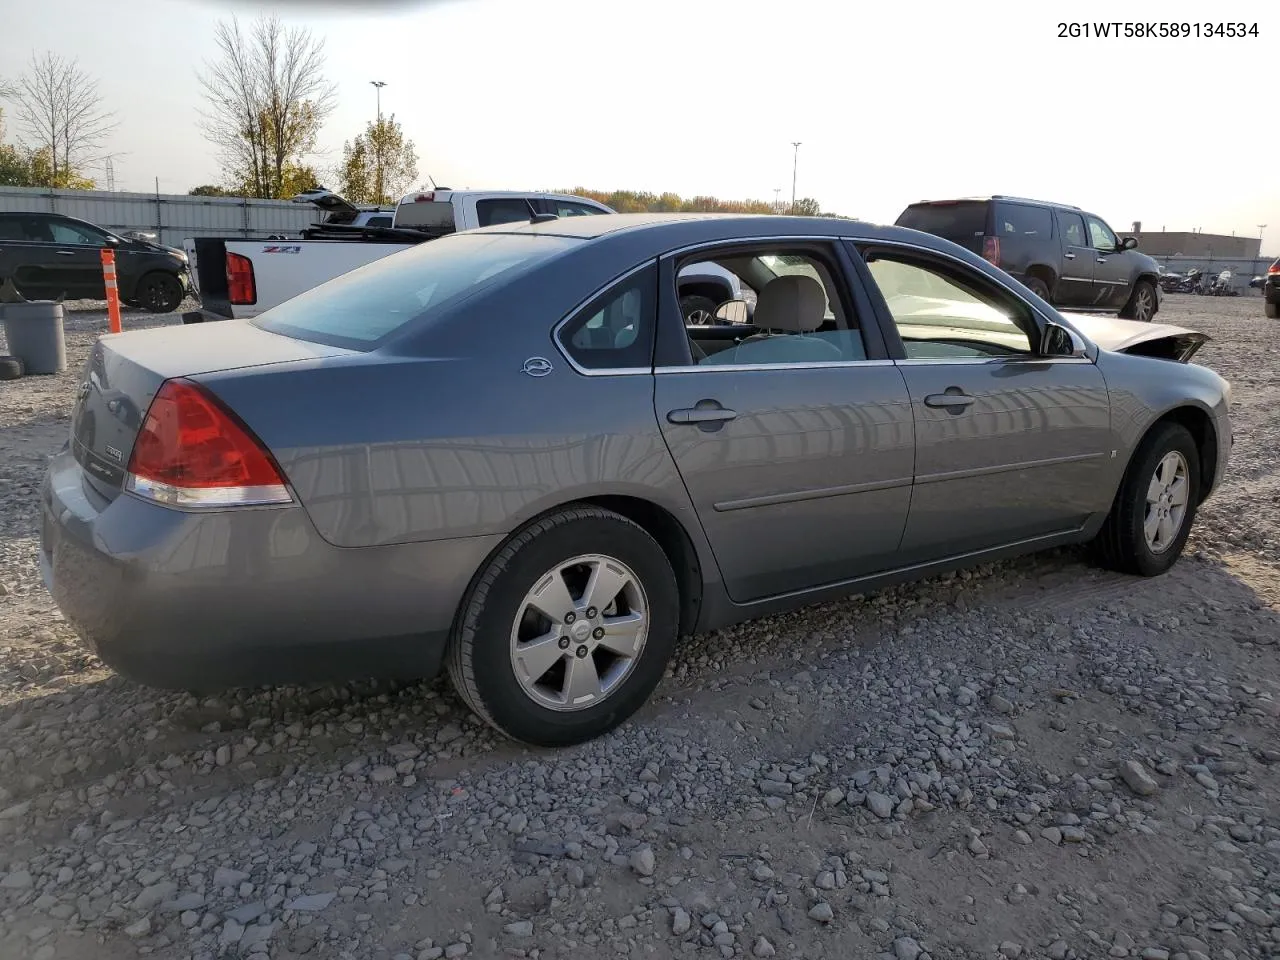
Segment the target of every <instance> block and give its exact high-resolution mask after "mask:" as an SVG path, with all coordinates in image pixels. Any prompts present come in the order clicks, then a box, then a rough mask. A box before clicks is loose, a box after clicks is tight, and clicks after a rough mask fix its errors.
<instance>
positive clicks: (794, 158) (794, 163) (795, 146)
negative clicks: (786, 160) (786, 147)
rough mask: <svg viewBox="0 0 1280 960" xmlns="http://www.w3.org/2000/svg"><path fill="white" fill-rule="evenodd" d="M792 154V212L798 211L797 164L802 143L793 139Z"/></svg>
mask: <svg viewBox="0 0 1280 960" xmlns="http://www.w3.org/2000/svg"><path fill="white" fill-rule="evenodd" d="M791 147H792V154H791V212H792V213H795V212H796V166H797V165H798V164H799V163H800V144H799V143H797V142H795V141H792V143H791Z"/></svg>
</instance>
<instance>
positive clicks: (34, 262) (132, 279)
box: [0, 213, 187, 313]
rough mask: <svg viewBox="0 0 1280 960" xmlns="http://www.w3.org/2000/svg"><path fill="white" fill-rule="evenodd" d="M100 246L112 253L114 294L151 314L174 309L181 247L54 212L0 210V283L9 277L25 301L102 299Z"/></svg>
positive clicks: (182, 283) (182, 268)
mask: <svg viewBox="0 0 1280 960" xmlns="http://www.w3.org/2000/svg"><path fill="white" fill-rule="evenodd" d="M104 247H110V248H111V249H113V250H115V252H116V283H117V285H118V288H119V291H120V299H121V301H123V302H124V303H126V304H128V305H129V306H131V307H143V308H145V309H147V310H149V311H151V312H152V313H170V312H172V311H174V310H176V309H178V305H179V304H181V303H182V299H183V297H185V296H186V294H187V288H186V278H187V257H186V254H184V253H183V252H182V251H181V250H174V249H172V248H171V247H162V246H160V245H159V244H155V243H149V242H147V241H146V240H140V239H127V238H125V237H118V236H116V235H115V234H113V233H109V232H108V231H106V230H103V229H102V228H101V227H95V226H94V225H93V224H92V223H86V222H85V221H84V220H77V219H75V218H74V217H64V216H62V215H61V214H57V213H0V283H3V282H4V281H5V279H7V278H10V277H12V278H13V282H14V285H15V286H16V287H17V288H18V290H19V292H20V293H21V294H22V295H23V296H24V297H26V298H27V299H28V300H54V299H57V298H58V297H59V296H62V295H65V296H66V298H67V299H68V300H103V299H106V296H107V293H106V288H105V286H104V284H103V280H102V258H101V255H100V253H99V251H100V250H102V248H104Z"/></svg>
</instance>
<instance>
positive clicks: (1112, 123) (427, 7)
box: [0, 0, 1280, 254]
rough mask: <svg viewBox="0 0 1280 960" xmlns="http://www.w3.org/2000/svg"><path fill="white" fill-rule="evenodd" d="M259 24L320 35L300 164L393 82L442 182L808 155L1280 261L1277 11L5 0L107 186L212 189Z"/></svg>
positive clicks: (667, 169)
mask: <svg viewBox="0 0 1280 960" xmlns="http://www.w3.org/2000/svg"><path fill="white" fill-rule="evenodd" d="M1211 9H1227V10H1229V13H1227V14H1210V13H1209V12H1208V11H1209V10H1211ZM264 10H269V11H273V12H275V13H277V14H279V16H280V17H281V18H282V19H283V20H284V21H285V22H286V23H287V24H289V25H303V26H307V27H309V28H310V29H311V30H312V31H313V32H314V33H316V34H317V35H318V36H320V37H321V38H323V39H324V41H325V52H326V57H327V75H328V78H329V79H330V80H332V81H333V82H334V83H335V84H336V85H337V92H338V108H337V109H336V110H335V111H334V113H333V115H332V116H331V117H330V118H329V120H328V121H327V123H326V125H325V128H324V130H323V132H322V134H321V143H320V151H321V153H320V155H318V156H315V157H312V158H309V159H310V161H311V162H312V163H313V164H315V165H316V166H317V167H319V168H323V167H326V166H329V165H332V164H334V163H336V161H337V160H338V159H339V158H340V157H341V152H342V143H343V141H344V140H346V139H350V138H351V137H354V136H355V135H356V134H358V133H359V132H360V131H361V130H362V129H363V127H364V125H365V123H366V122H367V121H369V120H370V119H372V118H373V117H374V116H375V110H376V108H375V91H374V88H373V87H372V86H371V85H370V81H371V80H381V81H384V82H385V83H386V87H385V88H383V91H382V109H383V112H384V113H387V114H389V113H394V114H395V116H396V118H397V120H399V121H400V122H401V124H402V125H403V127H404V131H405V134H406V136H407V137H409V138H410V139H412V140H413V141H414V143H415V144H416V146H417V151H418V156H419V165H418V166H419V171H420V173H421V175H422V177H423V179H424V180H425V178H426V176H427V175H428V174H429V175H430V176H431V177H432V178H433V179H434V180H435V182H436V183H437V184H439V185H441V186H451V187H454V188H459V189H460V188H464V187H472V188H494V189H501V188H506V189H555V188H567V187H572V186H583V187H588V188H593V189H601V190H611V189H632V190H648V191H653V192H655V193H660V192H663V191H673V192H675V193H678V194H681V195H682V196H693V195H699V194H705V195H712V196H717V197H720V198H722V199H762V200H772V199H773V198H774V196H775V193H774V191H775V189H776V190H780V191H781V193H780V196H781V197H782V199H783V200H786V199H789V197H790V195H791V185H792V174H793V161H794V172H795V177H796V191H797V194H798V196H800V197H806V196H808V197H814V198H816V199H817V200H818V201H819V202H820V204H821V206H822V209H823V210H826V211H830V212H834V213H839V214H844V215H847V216H856V217H859V218H862V219H865V220H871V221H878V222H892V221H893V220H894V219H896V217H897V216H898V214H899V213H900V212H901V211H902V209H903V208H904V207H905V206H906V205H907V204H909V203H911V202H914V201H917V200H923V199H941V198H949V197H957V196H971V195H982V194H992V193H1005V194H1013V195H1019V196H1027V197H1035V198H1037V199H1044V200H1053V201H1058V202H1063V203H1071V204H1076V205H1079V206H1083V207H1086V208H1087V209H1089V210H1090V211H1092V212H1095V213H1097V214H1099V215H1101V216H1102V217H1103V218H1104V219H1107V220H1108V221H1110V222H1111V223H1112V225H1113V226H1114V227H1115V228H1116V229H1117V230H1118V231H1120V232H1125V231H1128V230H1129V229H1130V227H1131V225H1132V222H1133V221H1135V220H1140V221H1142V224H1143V229H1144V230H1148V231H1149V230H1159V229H1169V230H1192V229H1200V230H1203V231H1204V232H1206V233H1228V234H1229V233H1232V232H1235V233H1237V234H1247V235H1250V236H1257V235H1258V232H1259V227H1258V225H1259V224H1268V225H1269V226H1268V227H1267V228H1266V229H1265V230H1263V235H1264V241H1263V250H1264V252H1269V253H1273V254H1274V253H1276V252H1277V251H1280V178H1277V177H1276V176H1275V175H1274V172H1275V157H1274V148H1275V143H1276V139H1277V138H1276V136H1275V133H1274V131H1268V129H1267V127H1266V126H1265V125H1264V121H1263V117H1264V115H1265V111H1268V110H1269V109H1270V103H1271V101H1272V99H1273V97H1274V89H1275V73H1274V64H1275V62H1276V53H1277V50H1280V4H1277V3H1275V2H1274V0H1233V2H1232V3H1231V4H1230V5H1228V6H1227V7H1224V8H1215V7H1214V6H1213V5H1210V4H1206V3H1203V2H1196V3H1191V2H1185V0H1127V2H1124V3H1117V2H1116V0H1109V2H1095V0H1073V2H1072V3H1070V4H1067V3H1057V4H1048V3H1044V4H1042V3H1027V2H1019V0H985V2H984V0H970V2H949V0H934V2H919V0H917V2H913V0H897V2H893V3H870V2H866V0H864V2H856V0H786V2H779V0H773V2H758V0H643V2H641V0H362V2H359V0H352V2H349V3H343V2H340V0H281V2H277V3H275V4H274V6H271V5H267V4H263V3H260V2H257V3H249V2H244V0H129V3H128V4H127V5H121V4H107V3H102V2H101V0H58V2H57V3H52V4H34V3H17V2H14V3H11V4H8V5H7V9H6V11H5V14H4V30H3V31H0V78H4V79H10V80H12V79H15V78H16V75H17V74H19V73H20V72H21V70H22V66H23V65H24V64H25V63H26V62H27V61H28V60H29V58H30V56H31V54H32V53H33V52H34V51H40V52H42V51H44V50H45V49H53V50H54V51H55V52H57V53H60V54H62V55H63V56H64V57H73V58H75V59H77V60H78V61H79V64H80V66H81V67H82V68H83V69H84V70H85V71H86V72H88V73H89V74H91V75H92V76H95V77H97V78H98V79H99V80H100V82H101V89H102V95H103V99H104V103H105V106H106V107H107V108H109V109H111V110H113V111H114V112H115V115H116V119H117V120H118V127H117V129H116V130H115V132H114V134H113V137H112V139H111V142H110V144H109V149H110V150H111V151H112V152H113V153H114V154H115V159H114V167H115V182H116V188H117V189H123V190H147V191H150V190H154V189H155V186H156V182H157V178H158V180H159V188H160V190H161V192H162V193H185V192H186V191H187V190H188V189H190V188H191V187H192V186H194V185H196V184H201V183H210V182H215V183H216V182H218V181H219V180H220V176H219V168H218V158H217V155H216V151H215V150H214V149H213V148H212V147H211V146H210V145H209V144H208V143H207V142H206V141H205V140H204V139H203V138H202V136H201V132H200V127H199V114H198V110H199V107H200V102H201V101H200V89H199V83H198V79H197V74H198V71H199V70H200V68H201V65H202V62H203V61H205V60H206V59H208V58H210V57H212V56H213V55H214V54H215V50H214V45H213V39H212V35H213V27H214V25H215V24H216V23H217V21H218V20H220V19H227V18H229V17H231V16H232V15H235V16H238V17H240V18H241V20H242V21H249V20H252V18H253V17H254V16H256V15H257V14H258V13H260V12H262V11H264ZM126 11H127V12H126ZM1228 16H1229V17H1230V18H1231V22H1243V23H1246V24H1250V25H1251V24H1254V23H1256V24H1257V25H1258V30H1259V34H1260V35H1259V36H1258V37H1244V38H1234V39H1232V38H1225V37H1212V38H1202V39H1195V38H1190V39H1171V38H1139V37H1129V38H1118V39H1117V38H1114V37H1112V38H1106V39H1102V38H1095V37H1087V38H1086V37H1075V38H1072V37H1059V35H1058V34H1059V32H1060V26H1059V25H1060V24H1061V23H1062V22H1063V21H1064V19H1066V18H1067V17H1070V20H1071V22H1072V23H1089V24H1093V23H1099V22H1112V21H1116V20H1120V21H1129V22H1142V23H1145V22H1148V21H1151V22H1193V23H1194V22H1201V23H1203V22H1205V21H1212V22H1217V21H1219V20H1221V19H1222V18H1223V17H1228ZM69 24H74V25H75V30H74V31H72V30H68V29H65V28H66V27H67V25H69ZM5 112H6V118H7V119H8V121H9V122H8V123H7V125H6V127H7V134H6V135H7V137H8V138H10V139H13V138H15V134H19V135H20V131H18V130H16V129H15V127H16V123H15V122H14V120H15V118H14V116H13V111H12V109H8V110H6V111H5ZM796 141H799V142H800V144H801V146H800V147H799V149H798V151H795V150H793V147H792V143H793V142H796Z"/></svg>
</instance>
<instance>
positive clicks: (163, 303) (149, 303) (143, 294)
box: [132, 270, 184, 313]
mask: <svg viewBox="0 0 1280 960" xmlns="http://www.w3.org/2000/svg"><path fill="white" fill-rule="evenodd" d="M183 296H184V293H183V289H182V282H181V281H180V280H178V278H177V277H175V276H174V275H173V274H172V273H163V272H161V271H159V270H155V271H152V272H151V273H148V274H146V275H145V276H143V277H142V278H141V279H140V280H138V285H137V287H136V288H135V289H134V296H133V298H132V299H133V300H135V301H137V303H138V304H140V305H141V306H142V308H143V309H144V310H146V311H147V312H148V313H173V311H175V310H177V309H178V305H179V304H181V303H182V298H183Z"/></svg>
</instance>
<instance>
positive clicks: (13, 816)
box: [0, 800, 31, 820]
mask: <svg viewBox="0 0 1280 960" xmlns="http://www.w3.org/2000/svg"><path fill="white" fill-rule="evenodd" d="M30 809H31V801H30V800H23V801H22V802H21V803H15V804H14V805H13V806H11V807H5V808H4V809H3V810H0V820H17V819H18V818H19V817H25V816H26V815H27V811H29V810H30Z"/></svg>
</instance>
